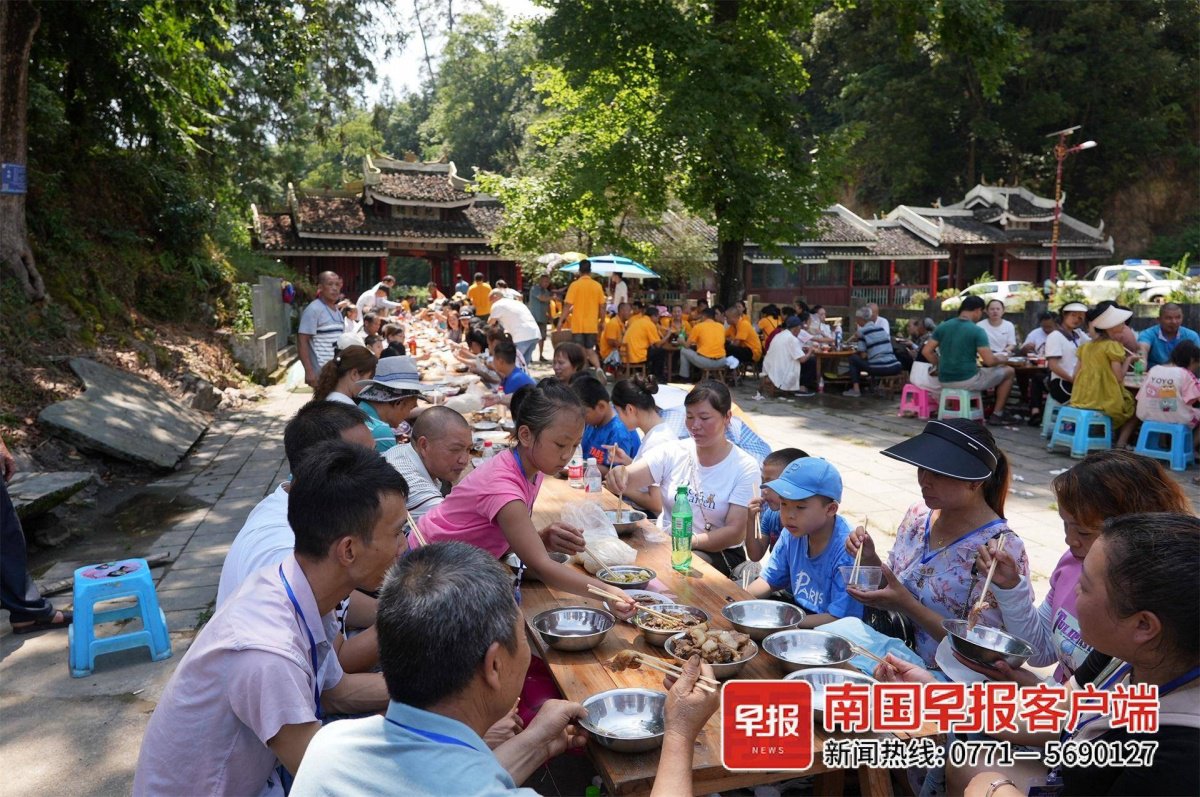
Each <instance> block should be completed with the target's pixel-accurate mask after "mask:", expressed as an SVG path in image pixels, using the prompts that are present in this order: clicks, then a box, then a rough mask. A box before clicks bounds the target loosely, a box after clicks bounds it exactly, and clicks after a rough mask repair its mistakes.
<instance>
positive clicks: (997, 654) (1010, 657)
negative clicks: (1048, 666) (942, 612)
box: [942, 620, 1033, 670]
mask: <svg viewBox="0 0 1200 797" xmlns="http://www.w3.org/2000/svg"><path fill="white" fill-rule="evenodd" d="M942 628H944V629H946V633H947V634H949V635H950V646H951V647H952V648H953V649H954V651H955V652H957V653H958V655H960V656H962V657H963V658H965V659H968V660H970V661H973V662H975V663H976V664H979V665H981V666H983V667H995V666H996V662H998V661H1003V662H1004V663H1005V664H1007V665H1008V666H1009V667H1012V668H1013V669H1014V670H1015V669H1017V668H1018V667H1021V666H1023V665H1024V664H1025V662H1026V661H1028V660H1029V657H1030V656H1032V655H1033V647H1032V646H1031V645H1030V644H1029V643H1028V642H1026V641H1025V640H1023V639H1018V638H1017V637H1015V636H1013V635H1012V634H1006V633H1004V632H1003V631H998V630H997V629H995V628H988V627H987V626H983V625H977V626H975V627H974V628H972V629H971V630H970V631H968V630H967V621H966V620H943V621H942Z"/></svg>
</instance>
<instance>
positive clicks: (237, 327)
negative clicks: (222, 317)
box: [230, 282, 254, 334]
mask: <svg viewBox="0 0 1200 797" xmlns="http://www.w3.org/2000/svg"><path fill="white" fill-rule="evenodd" d="M230 293H231V294H232V295H233V318H232V320H231V323H230V326H232V327H233V331H234V332H236V333H238V334H249V333H251V332H253V331H254V311H253V306H254V305H253V302H252V300H251V296H252V295H253V294H252V291H251V288H250V285H249V284H247V283H245V282H238V283H235V284H234V285H233V287H232V288H231V289H230Z"/></svg>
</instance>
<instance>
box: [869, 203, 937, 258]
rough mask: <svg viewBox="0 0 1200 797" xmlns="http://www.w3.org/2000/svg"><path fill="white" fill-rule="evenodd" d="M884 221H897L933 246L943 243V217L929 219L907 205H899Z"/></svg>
mask: <svg viewBox="0 0 1200 797" xmlns="http://www.w3.org/2000/svg"><path fill="white" fill-rule="evenodd" d="M883 221H884V222H895V223H897V224H899V225H900V226H901V227H903V228H904V229H906V230H908V231H909V232H911V233H912V234H913V235H915V236H917V237H918V238H920V239H921V240H922V241H924V242H925V243H927V244H929V245H930V246H933V247H935V248H936V247H939V246H941V245H942V219H941V217H936V221H935V220H934V219H928V218H926V217H924V216H922V215H921V214H920V213H918V212H916V211H915V210H913V209H912V208H910V207H908V206H907V205H897V206H896V209H895V210H893V211H892V212H891V213H889V214H887V217H886V218H885V219H883Z"/></svg>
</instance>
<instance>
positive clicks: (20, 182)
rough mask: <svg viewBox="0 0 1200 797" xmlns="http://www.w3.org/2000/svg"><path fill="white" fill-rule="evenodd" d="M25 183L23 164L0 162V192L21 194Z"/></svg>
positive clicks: (23, 191)
mask: <svg viewBox="0 0 1200 797" xmlns="http://www.w3.org/2000/svg"><path fill="white" fill-rule="evenodd" d="M25 184H26V182H25V165H24V164H22V163H4V164H0V194H23V193H25Z"/></svg>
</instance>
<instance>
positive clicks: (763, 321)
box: [758, 315, 779, 338]
mask: <svg viewBox="0 0 1200 797" xmlns="http://www.w3.org/2000/svg"><path fill="white" fill-rule="evenodd" d="M777 326H779V320H778V319H776V318H771V316H769V315H765V316H762V317H761V318H759V319H758V329H759V331H760V332H762V334H763V337H764V338H765V337H766V336H767V335H770V334H771V333H772V332H773V331H774V330H775V327H777Z"/></svg>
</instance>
